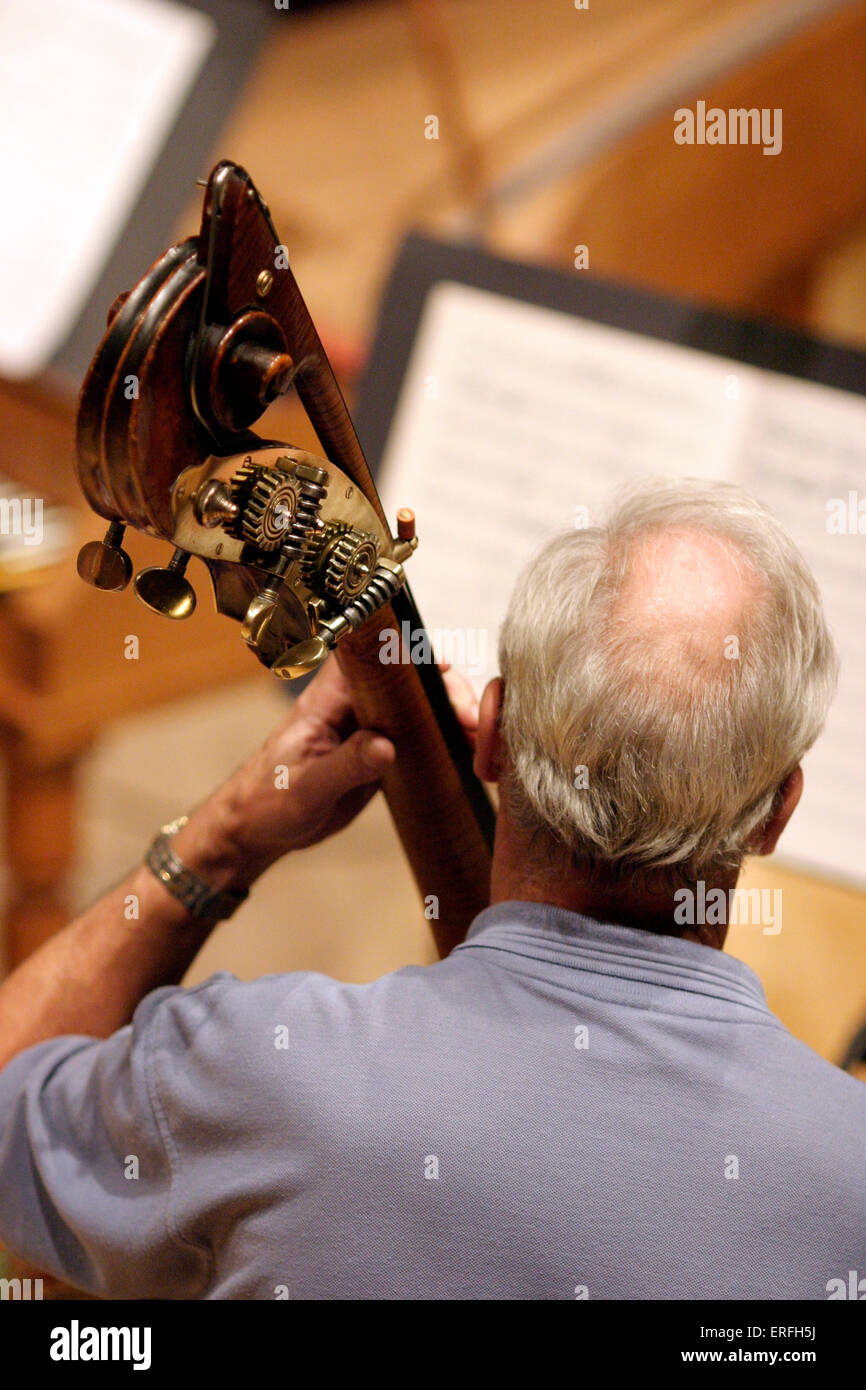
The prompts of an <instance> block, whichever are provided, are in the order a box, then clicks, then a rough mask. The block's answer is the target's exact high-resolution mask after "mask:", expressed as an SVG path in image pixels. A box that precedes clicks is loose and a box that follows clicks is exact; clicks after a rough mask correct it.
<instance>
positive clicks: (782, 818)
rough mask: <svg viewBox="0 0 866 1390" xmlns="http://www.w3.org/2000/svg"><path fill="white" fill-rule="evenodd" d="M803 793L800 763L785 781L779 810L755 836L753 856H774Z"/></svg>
mask: <svg viewBox="0 0 866 1390" xmlns="http://www.w3.org/2000/svg"><path fill="white" fill-rule="evenodd" d="M802 792H803V769H802V768H801V767H800V764H799V763H798V764H797V766H796V767H795V768H794V771H793V772H792V773H791V774H790V775H789V776H788V777H787V778H786V779H785V782H784V785H783V787H782V796H781V800H780V802H779V808H778V810H777V811H775V812H774V813H773V815H772V816H771V817H770V819H769V820H768V821H767V823H766V825H764V826H763V827H762V829H761V830H759V831H757V832H756V834H755V844H754V848H753V849H752V850H751V853H752V854H772V853H773V850H774V849H775V848H776V842H777V841H778V839H779V836H780V835H781V833H782V831H783V830H784V829H785V826H786V825H787V824H788V821H789V820H790V819H791V817H792V815H793V814H794V812H795V810H796V809H797V802H798V801H799V800H800V797H801V795H802Z"/></svg>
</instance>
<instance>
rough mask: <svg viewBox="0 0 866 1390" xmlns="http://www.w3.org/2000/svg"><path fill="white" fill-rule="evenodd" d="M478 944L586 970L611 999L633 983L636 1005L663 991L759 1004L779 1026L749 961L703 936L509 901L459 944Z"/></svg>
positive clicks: (591, 983)
mask: <svg viewBox="0 0 866 1390" xmlns="http://www.w3.org/2000/svg"><path fill="white" fill-rule="evenodd" d="M475 949H481V950H485V949H491V950H496V951H503V952H506V953H508V954H510V955H512V956H514V957H523V958H524V959H528V960H536V961H545V962H548V963H550V964H553V965H557V966H561V967H564V968H565V969H566V970H576V971H581V972H583V975H584V979H583V980H582V981H581V984H582V985H583V986H585V987H586V988H587V989H588V990H589V992H592V993H601V994H602V995H605V996H607V997H614V995H617V994H621V993H622V989H621V985H622V982H627V983H628V985H629V988H628V989H627V990H626V992H627V993H629V994H630V995H631V996H632V998H633V1000H634V1002H636V1003H646V1004H651V1003H652V1002H653V999H654V998H656V997H657V991H658V989H659V988H661V989H667V990H674V991H678V992H680V993H683V992H685V993H687V994H692V995H705V996H708V997H709V998H714V999H718V1000H727V1001H729V1002H731V1003H734V1004H739V1005H742V1006H744V1007H747V1008H752V1009H758V1010H760V1011H761V1012H763V1013H764V1014H765V1015H766V1021H767V1022H774V1023H778V1020H776V1019H775V1017H774V1015H772V1014H771V1013H770V1010H769V1008H768V1006H767V1000H766V996H765V994H764V987H763V985H762V984H761V981H760V980H759V979H758V977H757V975H756V974H755V972H754V971H753V970H752V969H751V967H750V966H748V965H746V963H745V962H744V961H741V960H737V959H736V958H735V957H734V956H729V955H726V954H725V953H724V951H719V950H716V949H715V948H714V947H712V946H703V945H701V944H700V943H699V942H696V941H685V940H683V939H682V938H681V937H676V936H661V935H659V934H658V933H656V932H650V931H641V930H640V929H639V928H637V927H623V926H619V925H617V924H616V923H614V922H599V921H596V920H595V919H594V918H592V917H584V916H583V915H582V914H581V913H579V912H569V911H568V910H567V909H565V908H562V907H554V906H552V905H551V904H549V903H536V902H520V901H509V902H501V903H496V904H495V905H494V906H493V907H488V908H485V909H484V911H483V912H480V913H479V914H478V916H477V917H476V918H475V920H474V921H473V923H472V925H471V927H470V928H469V932H468V934H467V937H466V940H465V942H463V944H462V945H461V946H458V947H457V950H458V951H466V950H475ZM615 982H619V986H615ZM605 985H607V988H605ZM611 986H615V987H614V989H613V991H611Z"/></svg>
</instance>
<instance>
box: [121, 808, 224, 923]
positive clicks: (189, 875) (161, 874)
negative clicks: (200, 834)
mask: <svg viewBox="0 0 866 1390" xmlns="http://www.w3.org/2000/svg"><path fill="white" fill-rule="evenodd" d="M188 819H189V818H188V817H187V816H179V817H178V819H177V820H173V821H171V823H170V824H169V825H164V826H163V827H162V829H161V830H160V832H159V834H158V835H157V837H156V839H155V840H154V842H153V844H152V845H151V847H150V849H149V850H148V851H147V854H146V855H145V859H144V862H145V864H146V865H147V867H148V868H149V869H150V870H151V871H152V872H153V873H154V874H155V875H156V877H157V878H158V879H159V881H160V883H162V884H163V885H164V887H166V888H167V889H168V891H169V892H170V893H173V894H174V896H175V897H176V898H177V900H178V902H180V903H182V904H183V906H184V907H185V908H186V910H187V912H190V913H191V914H192V916H193V917H198V918H200V919H202V920H207V921H214V922H220V921H223V920H224V919H225V918H226V917H231V915H232V913H233V912H235V911H236V910H237V908H239V907H240V905H241V903H242V902H244V901H245V900H246V899H247V898H248V897H249V893H248V891H247V890H246V889H244V890H243V891H242V892H239V893H230V892H228V891H226V890H225V889H222V890H221V889H218V888H213V887H211V885H210V884H209V883H205V881H204V879H202V878H199V876H198V874H194V873H193V872H192V870H191V869H188V868H186V866H185V865H184V864H183V863H182V862H181V860H180V859H178V857H177V855H176V854H175V852H174V850H173V849H172V847H171V837H172V835H174V834H175V832H176V831H178V830H180V829H181V827H182V826H184V825H186V824H187V823H188Z"/></svg>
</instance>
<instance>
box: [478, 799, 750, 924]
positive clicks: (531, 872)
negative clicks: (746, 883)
mask: <svg viewBox="0 0 866 1390" xmlns="http://www.w3.org/2000/svg"><path fill="white" fill-rule="evenodd" d="M539 839H540V836H537V837H536V838H535V840H534V841H533V839H532V837H530V836H528V835H527V834H526V833H525V832H522V831H520V830H519V829H518V828H517V827H515V826H513V825H512V824H511V823H510V822H509V820H508V817H507V815H503V813H502V811H501V810H500V814H499V817H498V820H497V826H496V844H495V847H494V852H493V868H492V874H491V884H490V886H491V896H490V901H491V903H498V902H509V901H519V902H537V903H546V904H548V905H549V906H552V907H562V908H565V909H566V911H568V912H579V913H580V914H581V915H582V916H583V917H592V918H595V920H596V921H599V922H613V923H616V924H617V925H619V926H623V927H639V928H641V929H642V930H644V931H648V932H655V933H657V934H659V935H661V936H678V937H682V938H683V939H684V940H686V941H697V942H698V943H699V944H701V945H703V946H712V947H714V948H715V949H717V950H721V949H722V947H723V946H724V943H725V936H726V935H727V930H728V928H727V923H719V924H717V925H716V924H711V923H706V924H695V925H694V926H682V925H680V924H678V923H677V921H676V919H675V916H674V913H675V910H676V908H677V905H678V904H679V903H681V902H682V897H681V896H680V897H679V898H675V897H674V893H675V892H676V891H677V890H678V889H679V890H681V889H683V888H686V889H691V891H692V892H695V893H696V892H697V886H696V884H691V883H688V882H687V881H685V880H683V881H682V882H681V883H678V884H672V883H671V881H670V879H669V878H668V877H667V876H666V875H664V874H662V873H659V872H658V871H656V872H654V873H648V874H646V875H643V876H642V877H641V878H640V880H639V881H638V880H634V881H633V880H632V878H631V877H626V878H624V879H614V878H611V877H610V876H607V875H604V874H603V873H599V872H593V873H590V872H587V871H583V872H582V871H581V870H580V869H576V868H575V866H574V864H573V862H572V860H571V856H570V855H569V854H568V851H567V850H565V849H564V848H563V847H562V846H561V845H559V844H557V843H556V842H555V841H553V840H547V841H546V842H545V843H544V844H539V843H538V840H539ZM738 877H739V875H738V873H737V872H736V871H733V872H731V873H728V874H718V875H716V876H714V877H713V879H712V881H711V882H710V881H709V880H707V881H706V883H705V885H704V889H705V892H706V893H707V894H709V893H710V892H711V891H712V890H713V889H715V888H720V889H722V890H723V891H724V892H725V893H727V892H728V891H729V890H730V889H732V888H733V887H735V886H736V882H737V878H738Z"/></svg>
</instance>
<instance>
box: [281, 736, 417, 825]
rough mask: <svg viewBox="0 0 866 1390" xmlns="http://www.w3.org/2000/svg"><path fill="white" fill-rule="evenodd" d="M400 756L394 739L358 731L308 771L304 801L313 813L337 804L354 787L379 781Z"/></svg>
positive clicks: (305, 779)
mask: <svg viewBox="0 0 866 1390" xmlns="http://www.w3.org/2000/svg"><path fill="white" fill-rule="evenodd" d="M396 756H397V754H396V750H395V748H394V745H393V743H392V742H391V741H390V739H387V738H385V737H384V736H383V735H382V734H377V733H374V732H373V730H371V729H358V730H357V731H356V732H355V733H354V734H352V735H351V737H350V738H347V739H346V740H345V742H344V743H341V744H340V745H339V746H338V747H337V748H335V749H334V750H333V752H331V753H325V754H323V755H322V756H321V757H318V758H315V759H313V760H312V761H311V762H309V763H308V764H307V765H306V766H305V769H304V772H305V776H304V799H305V800H306V801H307V803H308V805H309V807H310V810H311V812H312V810H313V806H314V805H317V806H318V807H319V808H321V807H322V806H326V805H328V804H329V803H336V802H338V801H339V800H340V798H341V797H343V796H345V794H346V792H349V791H351V790H352V788H353V787H362V786H365V785H366V784H367V783H368V782H378V781H379V780H380V778H381V777H382V775H383V774H384V772H385V771H386V769H387V768H388V767H390V765H391V763H393V761H394V759H395V757H396Z"/></svg>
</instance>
